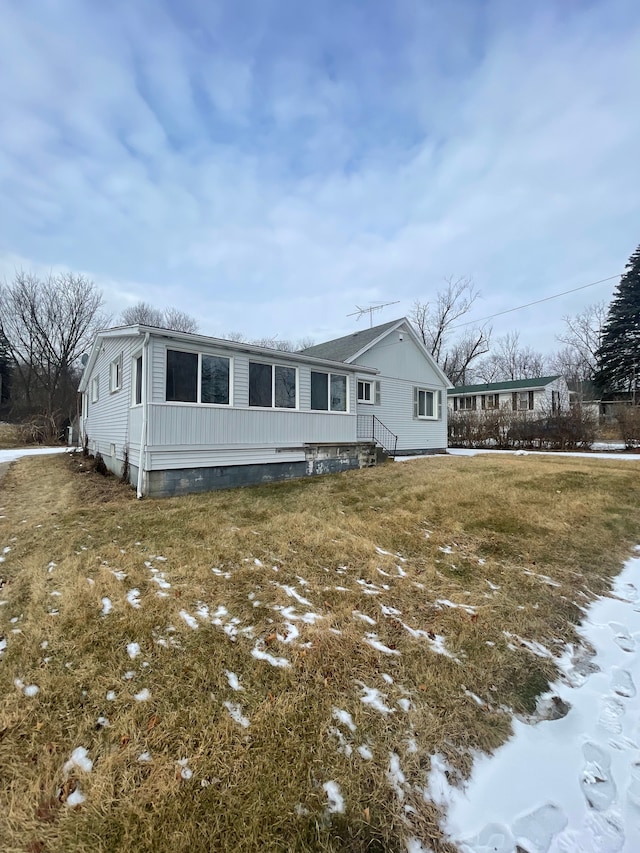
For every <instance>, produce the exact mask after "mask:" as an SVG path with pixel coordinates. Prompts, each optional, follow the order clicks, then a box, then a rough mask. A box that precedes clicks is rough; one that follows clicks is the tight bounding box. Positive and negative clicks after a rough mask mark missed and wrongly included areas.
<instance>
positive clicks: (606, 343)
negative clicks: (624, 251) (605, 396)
mask: <svg viewBox="0 0 640 853" xmlns="http://www.w3.org/2000/svg"><path fill="white" fill-rule="evenodd" d="M596 361H597V370H596V376H595V379H596V384H597V385H598V387H599V388H600V390H601V391H602V392H605V393H606V392H609V393H611V392H616V391H618V392H619V391H623V392H626V393H630V394H632V396H633V400H634V402H638V403H640V394H639V393H638V392H639V390H640V246H638V248H637V249H636V250H635V252H634V253H633V254H632V255H631V257H630V258H629V261H628V263H627V266H626V271H625V273H624V275H623V276H622V278H621V279H620V281H619V282H618V285H617V287H616V291H615V293H614V295H613V299H612V300H611V304H610V305H609V313H608V315H607V320H606V323H605V324H604V329H603V335H602V343H601V344H600V347H599V348H598V351H597V353H596Z"/></svg>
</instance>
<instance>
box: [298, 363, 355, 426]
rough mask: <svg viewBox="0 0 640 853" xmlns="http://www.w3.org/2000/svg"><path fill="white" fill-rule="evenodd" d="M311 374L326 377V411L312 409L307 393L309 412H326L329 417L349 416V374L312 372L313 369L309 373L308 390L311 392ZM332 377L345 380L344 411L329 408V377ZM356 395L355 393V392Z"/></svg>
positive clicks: (327, 371) (330, 371)
mask: <svg viewBox="0 0 640 853" xmlns="http://www.w3.org/2000/svg"><path fill="white" fill-rule="evenodd" d="M312 373H321V374H322V375H324V376H326V377H327V408H326V409H314V408H313V407H312V404H311V393H309V411H310V412H326V413H327V414H330V415H348V414H350V411H351V409H350V405H349V403H350V391H351V388H350V383H349V374H348V373H337V372H334V371H332V370H313V368H312V369H311V370H310V371H309V386H310V388H309V390H311V374H312ZM332 376H341V377H343V378H344V379H345V380H346V389H345V391H346V393H345V402H346V406H345V408H344V409H332V408H331V377H332ZM356 394H357V391H356Z"/></svg>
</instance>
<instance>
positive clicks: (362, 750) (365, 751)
mask: <svg viewBox="0 0 640 853" xmlns="http://www.w3.org/2000/svg"><path fill="white" fill-rule="evenodd" d="M356 752H357V753H358V754H359V755H360V757H361V758H364V760H365V761H371V759H372V758H373V752H371V750H370V749H369V747H368V746H367V745H366V744H365V743H363V744H362V745H361V746H359V747H358V748H357V750H356Z"/></svg>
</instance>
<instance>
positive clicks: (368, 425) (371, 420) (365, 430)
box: [357, 414, 398, 456]
mask: <svg viewBox="0 0 640 853" xmlns="http://www.w3.org/2000/svg"><path fill="white" fill-rule="evenodd" d="M357 429H358V438H359V439H364V440H371V441H373V442H374V443H375V444H379V445H380V447H381V448H382V449H383V450H384V451H386V452H387V453H388V454H389V456H395V455H396V449H397V447H398V436H397V435H396V434H395V433H393V432H391V430H390V429H389V427H388V426H387V425H386V424H383V423H382V421H381V420H380V419H379V418H377V417H376V416H375V415H361V414H359V415H358V426H357Z"/></svg>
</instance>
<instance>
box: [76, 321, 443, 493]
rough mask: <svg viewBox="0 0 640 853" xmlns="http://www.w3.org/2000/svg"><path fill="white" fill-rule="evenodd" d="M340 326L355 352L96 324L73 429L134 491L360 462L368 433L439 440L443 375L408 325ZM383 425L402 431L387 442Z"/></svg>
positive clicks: (370, 446) (229, 482)
mask: <svg viewBox="0 0 640 853" xmlns="http://www.w3.org/2000/svg"><path fill="white" fill-rule="evenodd" d="M359 336H363V337H361V338H359ZM348 337H349V339H351V340H353V339H358V340H359V344H358V347H357V351H356V352H353V353H352V352H346V350H345V352H344V353H343V354H342V357H341V355H340V354H337V355H334V356H333V357H330V356H329V355H323V354H322V353H314V352H313V350H316V349H318V348H317V347H311V348H310V349H309V350H307V351H305V352H301V353H288V352H280V351H277V350H272V349H268V348H265V347H258V346H253V345H251V344H244V343H237V342H233V341H225V340H220V339H216V338H211V337H206V336H204V335H192V334H187V333H184V332H174V331H170V330H167V329H159V328H154V327H149V326H142V325H135V326H123V327H119V328H114V329H108V330H106V331H103V332H100V333H99V334H98V335H97V336H96V339H95V341H94V343H93V346H92V349H91V352H90V353H89V357H88V360H87V363H86V365H85V369H84V373H83V375H82V380H81V382H80V388H79V390H80V392H81V395H82V414H81V419H80V435H81V440H82V442H83V443H86V445H87V447H88V449H89V451H90V452H91V453H100V454H101V455H102V456H103V458H104V460H105V463H106V465H107V467H108V468H109V469H110V470H111V471H113V472H114V473H115V474H117V475H122V474H123V473H126V471H127V470H128V477H129V479H130V482H131V483H133V484H135V485H137V489H138V495H139V496H142V495H157V496H162V495H172V494H184V493H187V492H193V491H206V490H209V489H217V488H226V487H230V486H237V485H245V484H250V483H258V482H265V481H272V480H281V479H288V478H293V477H302V476H307V475H310V474H319V473H328V472H331V471H339V470H345V469H348V468H354V467H362V466H363V465H365V464H369V463H370V462H371V460H372V458H375V456H374V454H373V451H374V450H375V448H374V445H375V444H378V445H380V444H386V446H387V449H388V450H391V451H392V452H393V451H394V450H396V449H397V451H398V452H405V453H406V452H412V451H413V452H429V451H436V450H444V449H445V448H446V406H444V405H443V397H444V390H445V389H446V387H447V386H448V383H447V380H446V377H444V375H443V374H442V372H441V371H440V370H439V368H438V367H437V365H435V363H434V362H433V359H432V358H431V356H430V355H429V354H428V353H427V351H426V350H425V349H424V347H423V346H422V344H421V343H420V341H419V339H418V337H417V335H416V333H415V332H414V331H413V329H412V327H411V325H410V324H409V322H408V321H407V320H404V319H403V320H398V321H396V322H395V323H387V324H385V325H384V326H378V327H377V328H376V329H369V330H367V331H366V332H360V333H357V334H356V335H355V336H348ZM340 340H342V341H344V340H346V339H340ZM337 343H339V342H338V341H333V342H330V344H337ZM322 346H329V344H327V345H320V347H322ZM356 358H357V363H356ZM358 397H360V400H358ZM363 408H366V410H367V412H370V413H372V414H373V413H375V414H376V415H380V417H379V418H376V419H373V418H372V417H371V415H369V416H368V417H367V418H364V419H363V418H362V417H359V413H361V410H362V409H363ZM387 415H388V416H389V423H386V422H385V421H384V417H386V416H387ZM359 422H360V429H359ZM381 423H382V424H385V423H386V427H387V428H388V430H390V431H391V432H393V428H394V427H395V428H396V429H398V430H399V429H400V428H402V429H403V432H402V434H401V433H399V432H396V433H395V435H394V436H393V438H395V436H398V440H397V448H395V447H391V446H390V443H391V441H390V436H389V435H388V434H387V432H385V431H384V430H383V429H382V428H381V427H380V424H381ZM369 424H370V425H371V427H372V428H371V429H368V427H367V428H365V427H366V426H367V425H369Z"/></svg>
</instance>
